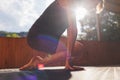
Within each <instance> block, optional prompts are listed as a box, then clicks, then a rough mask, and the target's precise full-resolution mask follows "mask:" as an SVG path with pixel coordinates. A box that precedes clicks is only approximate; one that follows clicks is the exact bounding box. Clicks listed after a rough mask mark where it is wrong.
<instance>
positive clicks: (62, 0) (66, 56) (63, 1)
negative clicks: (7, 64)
mask: <svg viewBox="0 0 120 80" xmlns="http://www.w3.org/2000/svg"><path fill="white" fill-rule="evenodd" d="M57 1H58V3H59V5H60V6H61V7H63V8H64V9H65V10H66V11H67V15H68V23H69V27H68V29H67V48H64V49H61V47H62V48H63V46H61V43H60V42H61V40H60V41H59V44H58V47H57V50H56V53H54V54H53V55H52V56H51V57H45V58H41V57H40V56H37V55H36V56H34V57H33V58H32V59H31V60H30V61H29V63H28V64H26V65H24V66H22V67H21V68H20V70H32V69H35V68H37V66H38V64H44V65H45V66H46V65H48V64H49V63H52V62H54V61H58V62H59V60H60V59H62V60H63V61H65V69H68V70H76V69H81V70H83V68H79V67H74V66H71V65H70V59H71V53H72V50H73V48H74V44H75V42H76V37H77V28H76V22H75V20H74V19H73V17H74V14H72V13H73V12H71V10H70V5H71V3H69V0H57ZM73 1H74V0H73ZM97 1H98V0H96V4H95V6H96V5H97ZM70 13H71V14H70ZM40 53H44V54H48V53H45V52H41V51H40Z"/></svg>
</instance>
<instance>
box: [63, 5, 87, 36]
mask: <svg viewBox="0 0 120 80" xmlns="http://www.w3.org/2000/svg"><path fill="white" fill-rule="evenodd" d="M74 12H75V16H76V26H77V28H78V34H81V30H80V27H81V26H80V25H81V24H80V22H79V21H80V20H82V19H84V17H85V16H86V15H87V13H88V12H87V10H86V9H85V8H84V7H76V8H74ZM63 35H64V36H67V30H66V31H65V32H64V33H63Z"/></svg>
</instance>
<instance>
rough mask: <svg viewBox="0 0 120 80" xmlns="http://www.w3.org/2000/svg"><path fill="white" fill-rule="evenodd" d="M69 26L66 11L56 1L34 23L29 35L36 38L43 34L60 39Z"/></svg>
mask: <svg viewBox="0 0 120 80" xmlns="http://www.w3.org/2000/svg"><path fill="white" fill-rule="evenodd" d="M67 27H68V20H67V14H66V11H65V10H64V9H63V8H62V7H61V6H60V5H59V4H58V3H57V1H54V2H53V3H52V4H51V5H50V6H49V7H48V8H47V9H46V10H45V11H44V13H43V14H42V15H41V16H40V17H39V18H38V19H37V20H36V22H35V23H34V24H33V26H32V27H31V29H30V31H29V33H28V37H29V38H34V37H37V36H39V35H41V34H43V35H49V36H51V37H54V38H56V39H59V38H60V36H61V35H62V33H63V32H64V31H65V29H66V28H67Z"/></svg>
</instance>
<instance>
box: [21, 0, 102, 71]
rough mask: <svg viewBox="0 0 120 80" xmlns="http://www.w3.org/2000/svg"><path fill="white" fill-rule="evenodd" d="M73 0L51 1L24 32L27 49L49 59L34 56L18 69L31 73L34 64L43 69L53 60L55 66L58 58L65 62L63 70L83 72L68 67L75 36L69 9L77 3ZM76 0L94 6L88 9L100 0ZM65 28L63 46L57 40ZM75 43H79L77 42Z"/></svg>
mask: <svg viewBox="0 0 120 80" xmlns="http://www.w3.org/2000/svg"><path fill="white" fill-rule="evenodd" d="M76 1H77V0H55V1H54V2H53V3H52V4H50V6H48V8H47V9H46V10H45V11H44V12H43V14H42V15H41V16H40V17H39V18H38V19H37V20H36V21H35V23H34V24H33V26H32V27H31V28H30V30H29V32H28V36H27V41H28V44H29V46H30V47H31V48H33V49H35V50H38V51H39V53H41V54H48V55H51V56H50V57H45V58H41V57H40V56H38V55H35V56H33V58H32V59H31V60H30V61H29V62H28V63H27V64H26V65H24V66H22V67H21V68H20V70H33V69H36V68H37V67H38V64H43V65H44V66H46V65H47V64H50V63H52V62H54V61H55V62H57V63H59V61H60V59H62V60H63V61H65V69H68V70H76V69H83V68H80V67H74V66H72V65H71V64H70V62H71V54H72V50H73V48H74V44H75V43H76V36H77V27H76V18H75V14H74V12H73V10H72V9H73V8H72V7H73V6H74V5H75V4H76V3H77V2H76ZM78 1H79V0H78ZM80 1H91V4H92V3H94V4H92V6H89V9H92V8H95V6H96V5H97V4H98V3H99V2H100V0H80ZM80 1H79V2H80ZM66 29H67V45H65V44H64V43H62V41H61V36H62V34H63V33H64V31H65V30H66ZM77 44H80V43H79V42H77Z"/></svg>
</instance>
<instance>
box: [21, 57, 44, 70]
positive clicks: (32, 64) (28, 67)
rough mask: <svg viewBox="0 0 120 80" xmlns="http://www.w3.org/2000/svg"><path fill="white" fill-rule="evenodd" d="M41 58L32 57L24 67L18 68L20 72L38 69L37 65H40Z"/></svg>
mask: <svg viewBox="0 0 120 80" xmlns="http://www.w3.org/2000/svg"><path fill="white" fill-rule="evenodd" d="M42 60H43V58H41V57H40V56H35V57H33V58H32V59H31V60H30V61H29V62H28V63H27V64H26V65H24V66H22V67H20V70H35V69H37V68H38V64H39V63H42Z"/></svg>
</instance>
